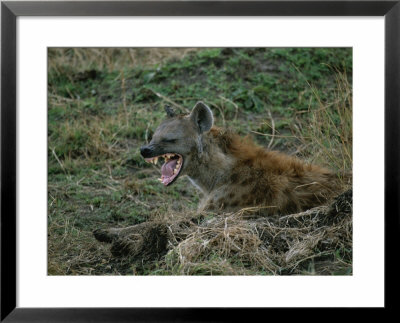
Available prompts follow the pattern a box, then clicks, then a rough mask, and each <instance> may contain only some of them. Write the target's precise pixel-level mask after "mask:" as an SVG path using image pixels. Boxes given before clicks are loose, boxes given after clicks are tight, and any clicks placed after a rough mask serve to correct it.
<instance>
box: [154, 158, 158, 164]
mask: <svg viewBox="0 0 400 323" xmlns="http://www.w3.org/2000/svg"><path fill="white" fill-rule="evenodd" d="M157 162H158V157H155V158H154V159H153V163H154V165H157Z"/></svg>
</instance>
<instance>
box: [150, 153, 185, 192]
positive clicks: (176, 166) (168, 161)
mask: <svg viewBox="0 0 400 323" xmlns="http://www.w3.org/2000/svg"><path fill="white" fill-rule="evenodd" d="M160 157H161V158H164V164H163V165H162V167H161V178H159V179H158V180H159V181H160V182H161V183H163V184H164V185H165V186H167V185H169V184H171V183H172V182H173V181H174V180H175V179H176V178H177V177H178V175H179V173H180V171H181V169H182V166H183V157H182V156H181V155H179V154H172V153H169V154H164V155H160V156H156V157H152V158H145V160H146V162H148V163H152V164H154V165H157V162H158V158H160Z"/></svg>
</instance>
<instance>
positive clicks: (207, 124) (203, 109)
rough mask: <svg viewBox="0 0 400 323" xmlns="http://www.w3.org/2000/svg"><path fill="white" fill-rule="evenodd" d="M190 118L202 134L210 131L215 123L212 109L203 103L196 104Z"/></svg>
mask: <svg viewBox="0 0 400 323" xmlns="http://www.w3.org/2000/svg"><path fill="white" fill-rule="evenodd" d="M189 117H190V119H192V120H193V122H194V124H195V125H197V127H198V129H199V132H200V133H203V132H206V131H208V130H210V129H211V127H212V126H213V123H214V117H213V113H212V111H211V109H210V108H209V107H208V106H206V105H205V104H204V103H203V102H201V101H200V102H197V103H196V105H195V106H194V108H193V110H192V112H191V113H190V116H189Z"/></svg>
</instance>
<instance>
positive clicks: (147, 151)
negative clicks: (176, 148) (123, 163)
mask: <svg viewBox="0 0 400 323" xmlns="http://www.w3.org/2000/svg"><path fill="white" fill-rule="evenodd" d="M140 153H141V155H142V156H143V157H148V156H149V155H150V153H151V148H149V147H148V146H143V147H140Z"/></svg>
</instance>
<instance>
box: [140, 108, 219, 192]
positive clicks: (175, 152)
mask: <svg viewBox="0 0 400 323" xmlns="http://www.w3.org/2000/svg"><path fill="white" fill-rule="evenodd" d="M165 110H166V112H167V118H166V119H165V120H164V121H163V122H162V123H161V124H160V125H159V126H158V128H157V129H156V131H155V132H154V135H153V138H152V139H151V141H150V143H149V144H148V145H146V146H143V147H141V148H140V153H141V154H142V156H143V157H144V158H145V160H146V161H147V162H151V163H154V164H157V161H158V158H159V157H162V158H164V164H163V165H162V167H161V179H160V181H161V182H162V183H163V184H164V185H165V186H167V185H170V184H171V183H173V182H174V181H175V180H176V179H177V178H178V177H179V176H180V175H190V173H191V170H192V169H193V168H195V167H196V163H197V162H198V160H199V158H200V156H201V155H202V153H203V143H202V136H203V134H205V133H207V132H208V131H209V130H210V129H211V127H212V125H213V121H214V120H213V114H212V112H211V109H210V108H209V107H208V106H206V105H205V104H204V103H203V102H198V103H196V105H195V106H194V108H193V110H192V112H191V113H190V114H188V115H175V113H174V111H173V110H172V109H171V108H170V107H166V108H165Z"/></svg>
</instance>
